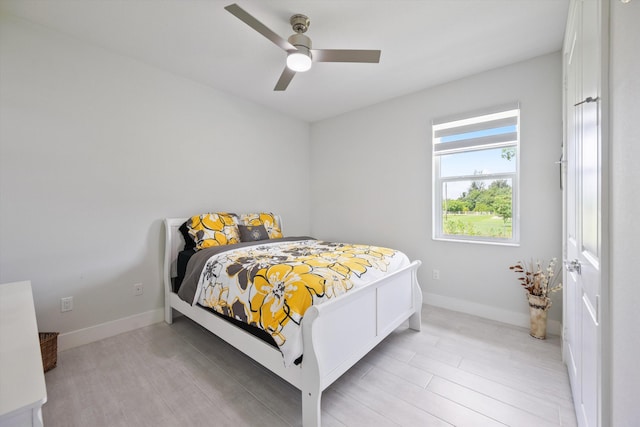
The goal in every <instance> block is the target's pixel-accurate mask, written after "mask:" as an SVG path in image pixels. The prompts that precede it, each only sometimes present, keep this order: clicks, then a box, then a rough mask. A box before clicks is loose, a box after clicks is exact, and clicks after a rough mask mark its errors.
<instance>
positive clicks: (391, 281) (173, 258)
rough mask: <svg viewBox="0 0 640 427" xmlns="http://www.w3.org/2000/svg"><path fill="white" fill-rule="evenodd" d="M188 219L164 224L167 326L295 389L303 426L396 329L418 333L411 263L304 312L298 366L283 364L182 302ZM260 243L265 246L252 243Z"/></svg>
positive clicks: (232, 327) (241, 332)
mask: <svg viewBox="0 0 640 427" xmlns="http://www.w3.org/2000/svg"><path fill="white" fill-rule="evenodd" d="M273 218H275V221H277V222H278V224H279V227H280V228H281V227H282V219H281V218H280V217H279V216H277V215H274V216H273ZM188 219H189V218H167V219H165V220H164V226H165V233H166V234H165V237H166V238H165V259H164V285H165V321H166V322H167V323H169V324H171V323H172V322H173V316H174V314H175V313H174V311H177V312H179V313H181V314H183V315H185V316H187V317H188V318H190V319H192V320H193V321H195V322H196V323H198V324H200V325H202V326H203V327H204V328H206V329H207V330H209V331H211V332H212V333H214V334H215V335H217V336H218V337H220V338H222V339H223V340H225V341H226V342H227V343H229V344H230V345H232V346H234V347H235V348H236V349H238V350H240V351H241V352H243V353H244V354H246V355H247V356H249V357H250V358H252V359H253V360H255V361H256V362H258V363H260V364H261V365H263V366H264V367H266V368H267V369H269V370H270V371H272V372H273V373H275V374H276V375H278V376H279V377H281V378H282V379H284V380H286V381H287V382H289V383H290V384H292V385H293V386H295V387H296V388H298V389H299V390H300V391H301V394H302V423H303V426H304V427H314V426H315V427H318V426H320V425H321V424H320V415H321V410H320V404H321V397H322V392H323V390H325V389H326V388H327V387H328V386H329V385H331V384H332V383H333V382H334V381H335V380H337V379H338V378H339V377H340V376H341V375H342V374H343V373H345V372H346V371H347V370H348V369H349V368H350V367H351V366H353V365H354V364H355V363H357V362H358V361H359V360H360V359H361V358H362V357H363V356H365V355H366V354H367V353H368V352H369V351H370V350H371V349H373V348H374V347H375V346H376V345H377V344H378V343H380V342H381V341H382V340H383V339H384V338H385V337H386V336H388V335H389V334H390V333H391V332H392V331H393V330H394V329H396V328H397V327H398V326H400V325H401V324H402V323H404V322H405V321H407V320H408V323H409V327H410V328H411V329H413V330H415V331H419V330H420V323H421V307H422V292H421V290H420V286H419V284H418V281H417V274H416V273H417V269H418V267H419V266H420V264H421V262H420V261H413V262H407V263H406V265H403V266H401V267H400V268H398V269H397V270H395V271H393V272H391V273H388V274H386V275H385V276H383V277H379V278H376V279H375V280H373V281H370V282H367V283H366V284H364V285H360V286H357V287H354V288H353V289H351V290H350V291H349V292H346V293H344V295H341V296H340V297H339V298H333V299H329V300H327V301H325V302H323V303H321V304H318V305H311V306H310V307H308V308H307V309H306V311H305V312H304V316H303V319H301V322H300V329H301V345H302V349H303V350H302V356H303V357H302V358H301V362H300V363H297V364H291V363H289V364H287V363H284V360H283V353H282V352H281V351H280V350H279V349H278V348H277V347H274V346H273V345H272V344H269V343H267V342H265V341H264V340H262V339H259V338H256V336H255V335H254V334H252V333H250V332H248V331H247V330H245V329H246V328H245V329H243V328H240V327H238V326H237V325H236V324H234V323H230V322H229V321H226V320H224V319H223V318H222V317H221V316H219V315H214V314H212V312H211V309H209V308H206V307H203V306H201V305H199V304H194V303H192V301H185V300H184V299H183V298H181V297H180V296H179V295H178V293H177V292H175V291H174V282H173V280H172V279H173V278H175V277H176V275H177V263H178V262H177V261H178V255H179V254H180V252H181V251H182V250H183V249H184V247H185V237H184V234H183V232H181V230H180V227H181V226H182V227H184V225H183V224H185V222H186V221H187V220H188ZM261 243H265V242H264V241H263V242H256V244H261ZM266 243H269V242H266ZM203 252H204V251H203ZM403 256H404V254H403ZM336 349H339V350H340V351H336ZM299 361H300V359H298V362H299Z"/></svg>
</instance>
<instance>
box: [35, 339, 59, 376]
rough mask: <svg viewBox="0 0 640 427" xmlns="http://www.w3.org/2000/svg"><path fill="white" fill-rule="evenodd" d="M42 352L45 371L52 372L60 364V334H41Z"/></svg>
mask: <svg viewBox="0 0 640 427" xmlns="http://www.w3.org/2000/svg"><path fill="white" fill-rule="evenodd" d="M38 335H40V352H41V353H42V366H43V367H44V371H45V372H47V371H50V370H52V369H53V368H55V367H56V364H57V363H58V332H40V333H39V334H38Z"/></svg>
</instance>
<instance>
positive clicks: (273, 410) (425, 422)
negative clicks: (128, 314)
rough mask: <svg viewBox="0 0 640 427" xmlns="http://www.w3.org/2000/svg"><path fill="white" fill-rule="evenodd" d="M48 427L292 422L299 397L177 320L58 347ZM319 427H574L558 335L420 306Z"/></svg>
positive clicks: (345, 388) (325, 403) (333, 394)
mask: <svg viewBox="0 0 640 427" xmlns="http://www.w3.org/2000/svg"><path fill="white" fill-rule="evenodd" d="M45 377H46V383H47V394H48V399H49V400H48V402H47V403H46V404H45V405H44V407H43V417H44V422H45V425H46V426H47V427H54V426H82V427H87V426H91V427H100V426H109V427H111V426H136V427H137V426H153V427H162V426H170V427H174V426H233V427H241V426H299V425H301V423H302V421H301V406H300V402H301V400H300V392H299V391H298V390H297V389H295V388H294V387H293V386H291V385H289V384H288V383H286V382H285V381H283V380H281V379H280V378H278V377H276V376H275V375H273V374H271V373H270V372H269V371H267V370H266V369H264V368H262V367H261V366H258V365H256V364H255V363H254V362H253V361H252V360H250V359H249V358H248V357H246V356H244V355H243V354H241V353H240V352H238V351H236V350H235V349H234V348H232V347H231V346H229V345H227V344H226V343H225V342H223V341H222V340H220V339H219V338H217V337H215V336H214V335H212V334H210V333H209V332H208V331H206V330H204V329H202V328H201V327H200V326H198V325H196V324H195V323H193V322H191V321H190V320H188V319H186V318H184V317H181V318H179V319H176V321H175V322H174V324H173V325H167V324H165V323H158V324H154V325H151V326H148V327H144V328H140V329H137V330H134V331H131V332H128V333H125V334H122V335H118V336H115V337H111V338H107V339H104V340H102V341H98V342H95V343H91V344H87V345H84V346H81V347H77V348H73V349H70V350H67V351H63V352H61V353H60V354H59V355H58V366H57V367H56V368H55V369H53V370H51V371H49V372H48V373H47V374H46V375H45ZM322 422H323V426H327V427H329V426H366V427H378V426H398V425H401V426H449V425H454V426H473V427H477V426H504V425H508V426H535V427H540V426H575V425H576V420H575V415H574V409H573V403H572V400H571V392H570V389H569V382H568V376H567V372H566V368H565V366H564V365H563V363H562V360H561V354H560V338H559V337H556V336H550V337H548V338H547V340H542V341H541V340H536V339H534V338H532V337H530V336H529V334H528V330H526V329H524V328H519V327H514V326H510V325H505V324H502V323H498V322H494V321H490V320H486V319H482V318H478V317H475V316H470V315H466V314H461V313H457V312H453V311H448V310H444V309H441V308H436V307H431V306H425V307H424V309H423V317H422V331H421V332H415V331H412V330H410V329H408V328H407V327H405V326H403V327H400V328H399V329H398V330H397V331H395V332H394V333H393V334H392V335H390V336H389V337H388V338H387V339H386V340H385V341H383V342H382V343H381V344H380V345H379V346H378V347H376V348H375V349H374V350H373V351H372V352H371V353H369V354H368V355H367V356H366V357H365V358H364V359H362V360H361V361H360V362H359V363H358V364H356V365H355V366H354V367H353V368H352V369H351V370H349V371H348V372H347V373H346V374H345V375H343V376H342V377H341V378H340V379H338V381H336V382H335V383H334V384H333V385H331V386H330V387H329V388H328V389H327V390H325V392H324V393H323V397H322Z"/></svg>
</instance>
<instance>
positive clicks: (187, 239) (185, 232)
mask: <svg viewBox="0 0 640 427" xmlns="http://www.w3.org/2000/svg"><path fill="white" fill-rule="evenodd" d="M188 222H189V221H185V222H184V223H182V225H181V226H180V228H179V229H178V230H180V234H182V238H183V239H184V250H185V251H188V250H189V249H193V248H195V247H196V242H194V241H193V237H191V234H189V227H187V223H188Z"/></svg>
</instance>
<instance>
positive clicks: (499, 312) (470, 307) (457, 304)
mask: <svg viewBox="0 0 640 427" xmlns="http://www.w3.org/2000/svg"><path fill="white" fill-rule="evenodd" d="M423 301H424V303H425V304H427V305H434V306H436V307H441V308H446V309H447V310H453V311H460V312H462V313H467V314H472V315H474V316H478V317H484V318H485V319H491V320H495V321H498V322H502V323H508V324H510V325H515V326H522V327H524V328H529V325H530V322H529V314H528V313H527V314H525V313H518V312H515V311H509V310H503V309H500V308H496V307H491V306H488V305H484V304H478V303H475V302H471V301H465V300H461V299H457V298H451V297H445V296H442V295H438V294H432V293H429V292H425V293H424V296H423ZM547 333H548V334H550V335H558V336H559V335H561V333H562V323H561V322H558V321H557V320H552V319H549V320H548V321H547Z"/></svg>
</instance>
